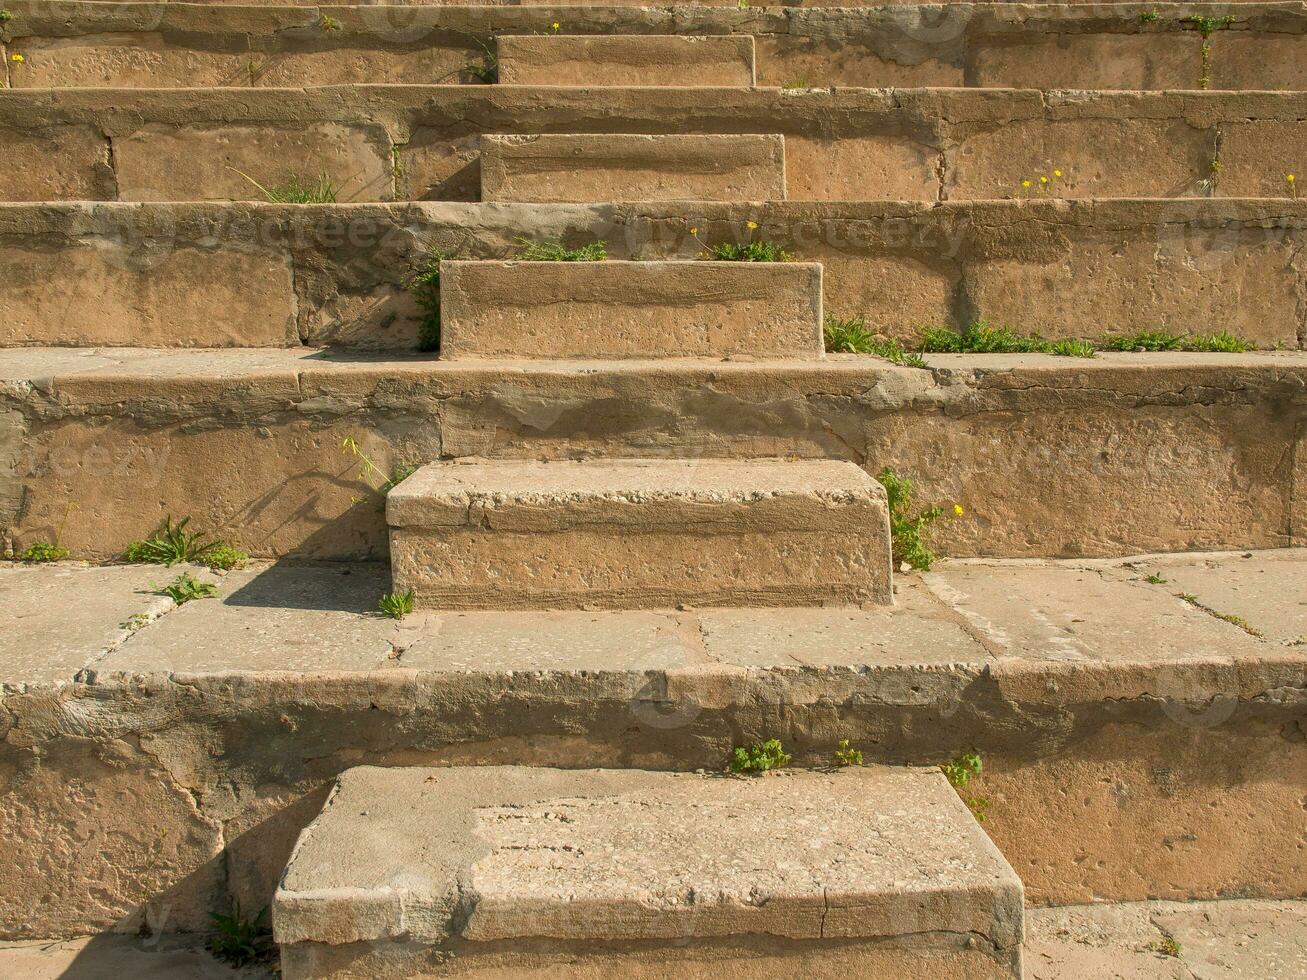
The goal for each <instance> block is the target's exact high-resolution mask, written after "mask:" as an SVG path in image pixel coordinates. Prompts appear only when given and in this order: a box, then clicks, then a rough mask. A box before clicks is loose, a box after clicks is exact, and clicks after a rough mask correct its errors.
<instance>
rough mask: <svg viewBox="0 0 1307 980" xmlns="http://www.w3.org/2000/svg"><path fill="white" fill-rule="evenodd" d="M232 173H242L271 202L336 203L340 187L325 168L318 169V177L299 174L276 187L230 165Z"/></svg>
mask: <svg viewBox="0 0 1307 980" xmlns="http://www.w3.org/2000/svg"><path fill="white" fill-rule="evenodd" d="M227 169H229V170H231V171H232V173H236V174H240V176H242V177H244V178H245V179H246V180H247V181H249V182H250V183H251V184H252V185H254V187H255V188H257V189H258V191H259V193H260V194H262V195H263V196H264V198H265V199H266V200H267V201H268V203H269V204H335V203H336V198H337V197H338V196H339V194H340V188H339V187H337V186H336V184H335V183H334V182H333V181H332V179H331V175H330V174H328V173H327V172H326V171H325V170H320V171H318V176H317V177H316V178H308V177H302V176H300V175H299V174H295V175H292V176H291V177H289V178H287V180H286V183H284V184H279V185H277V186H276V187H264V186H263V185H262V184H260V183H259V182H258V181H257V180H255V179H254V178H253V177H251V176H250V175H249V174H247V173H245V172H244V171H243V170H237V169H236V168H235V167H228V168H227Z"/></svg>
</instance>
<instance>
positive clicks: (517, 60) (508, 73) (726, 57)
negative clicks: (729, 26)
mask: <svg viewBox="0 0 1307 980" xmlns="http://www.w3.org/2000/svg"><path fill="white" fill-rule="evenodd" d="M496 41H497V46H498V55H499V80H500V81H501V82H503V83H504V84H506V85H569V86H577V85H666V86H676V87H694V86H705V85H722V86H726V85H752V84H753V83H754V79H755V72H754V54H753V43H754V42H753V37H752V36H751V35H744V34H732V35H714V36H700V37H692V36H685V35H672V34H667V35H657V34H609V35H605V36H598V37H595V36H572V35H561V34H560V35H535V36H529V35H523V34H516V35H513V34H503V35H500V36H499V37H498V38H497V39H496Z"/></svg>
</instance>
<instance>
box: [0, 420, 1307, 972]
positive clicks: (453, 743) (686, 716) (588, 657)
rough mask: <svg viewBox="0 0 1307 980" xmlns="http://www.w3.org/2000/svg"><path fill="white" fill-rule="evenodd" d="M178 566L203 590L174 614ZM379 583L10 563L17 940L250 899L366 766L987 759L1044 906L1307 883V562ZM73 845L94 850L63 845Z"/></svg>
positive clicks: (180, 924) (385, 579)
mask: <svg viewBox="0 0 1307 980" xmlns="http://www.w3.org/2000/svg"><path fill="white" fill-rule="evenodd" d="M401 424H406V423H402V422H401ZM264 451H265V452H266V450H264ZM252 458H253V459H256V460H257V459H259V458H261V457H257V456H256V457H252ZM1132 491H1133V488H1132ZM142 495H144V494H142ZM926 499H929V498H926ZM76 513H77V512H76V511H75V512H74V514H76ZM74 523H75V519H74V520H70V522H69V524H70V526H71V525H72V524H74ZM183 570H185V571H188V572H191V573H192V574H194V575H196V576H197V577H199V578H200V579H202V580H204V581H209V582H213V583H216V586H217V595H216V596H215V597H213V598H210V599H204V600H197V601H192V602H188V603H186V604H185V605H183V606H180V607H175V606H174V604H173V602H172V600H171V599H168V598H166V597H164V596H162V595H159V594H158V592H159V590H160V588H161V587H162V586H163V585H164V584H166V583H167V582H169V581H171V580H172V578H174V577H175V576H176V575H178V574H180V573H181V572H182V571H183ZM391 587H392V586H391V581H390V575H389V570H388V569H387V568H386V567H385V566H382V565H379V564H361V563H349V564H342V563H338V562H332V563H320V564H304V563H296V562H255V563H253V564H252V565H251V566H249V567H246V568H243V569H239V570H234V571H232V572H229V573H227V574H226V575H215V574H212V573H210V572H209V571H207V570H205V569H200V568H194V567H191V566H178V567H174V568H173V569H171V570H170V569H165V568H161V567H159V566H157V565H149V566H144V565H113V566H109V567H86V566H83V565H81V564H80V563H77V562H60V563H55V564H50V565H38V566H30V565H18V564H10V563H0V633H3V635H4V636H5V637H6V642H5V644H4V645H3V651H2V652H0V667H2V668H3V673H2V674H0V717H3V718H4V719H5V724H6V726H7V732H8V737H7V738H6V740H5V743H4V747H5V753H6V755H5V760H6V765H7V766H9V767H10V768H11V769H12V770H13V771H14V776H13V777H12V778H11V779H10V780H9V782H8V783H7V784H6V788H4V789H3V792H0V799H2V800H3V803H4V805H5V807H6V813H7V814H10V815H12V816H9V817H7V819H6V820H5V821H0V849H2V850H3V852H4V853H5V854H8V855H10V858H11V860H12V861H13V862H14V864H15V866H17V867H20V868H23V869H24V873H23V874H20V875H9V876H0V902H3V907H4V909H5V910H6V914H5V915H4V916H3V917H0V936H2V937H3V938H5V939H13V938H19V937H24V936H26V937H39V936H52V935H89V934H92V933H97V932H100V931H103V930H107V929H111V928H112V929H116V930H119V931H123V930H129V929H130V930H133V931H135V930H136V929H137V927H138V926H139V925H140V924H141V923H142V921H143V919H144V918H145V917H146V916H148V917H149V921H150V923H151V924H152V926H153V928H155V929H156V930H157V929H158V928H160V925H161V923H162V922H163V909H164V908H166V909H167V910H168V915H167V922H166V924H165V925H164V928H166V929H178V928H180V929H191V930H195V931H196V932H200V933H203V932H206V931H207V930H209V929H211V928H212V923H211V919H210V918H209V914H210V912H211V911H213V910H214V909H215V908H228V907H230V906H229V901H230V897H236V898H238V899H239V900H240V903H241V907H242V908H243V909H262V908H265V907H267V906H268V905H269V904H270V902H271V900H272V896H273V893H274V891H275V889H276V887H277V883H278V880H279V878H280V877H281V875H282V872H283V871H284V870H285V866H286V861H287V858H288V857H289V855H290V852H291V850H292V848H293V846H294V843H295V838H296V836H297V835H298V834H299V832H300V831H301V829H302V828H304V827H305V826H306V825H307V824H308V823H309V822H310V821H311V820H312V818H313V817H314V816H315V815H316V813H317V812H318V810H319V809H320V807H321V803H322V800H323V798H324V797H325V795H326V793H327V791H328V788H329V785H330V783H331V781H332V780H334V778H335V777H336V776H337V775H338V774H339V773H341V772H342V771H344V770H346V769H349V768H350V767H352V766H356V765H358V764H359V763H360V757H361V755H364V754H365V755H366V758H367V759H368V760H369V761H373V762H375V763H376V764H391V765H446V764H454V765H487V764H489V765H495V764H504V763H513V764H529V765H537V766H558V767H561V768H566V769H573V768H589V767H604V768H625V767H639V768H648V769H659V770H680V771H691V770H694V769H705V770H709V771H712V772H721V771H722V770H723V769H724V767H725V762H726V759H727V757H728V756H729V755H730V754H731V752H732V749H733V748H734V747H737V746H741V745H748V744H752V743H755V742H759V741H762V740H764V739H770V738H776V739H779V740H781V741H782V743H783V745H784V749H785V751H786V752H788V753H791V754H792V755H793V761H792V764H793V765H794V766H809V767H812V766H822V765H825V764H828V763H829V762H831V760H832V754H833V752H834V750H835V748H836V746H837V744H838V741H839V740H840V739H849V740H850V743H851V747H852V748H854V749H857V750H858V751H861V752H863V753H864V756H865V759H864V761H865V762H866V763H867V764H882V763H894V764H905V763H906V764H911V765H928V764H934V763H941V762H945V761H947V760H949V759H953V758H955V757H956V756H957V755H958V754H959V753H960V752H965V751H969V750H971V749H974V750H976V751H977V752H979V753H980V755H981V756H982V758H983V772H982V773H981V774H980V775H979V776H978V777H977V778H976V779H974V780H973V781H972V782H971V784H970V785H969V786H968V787H967V789H966V791H965V792H966V798H967V799H969V800H981V801H987V802H988V810H987V819H986V821H985V824H984V827H985V830H986V831H987V832H988V833H989V835H990V836H992V837H993V839H994V841H995V843H996V844H997V845H998V847H999V848H1000V850H1002V851H1003V853H1004V855H1005V856H1006V857H1007V858H1008V860H1009V861H1010V862H1011V863H1012V865H1013V866H1014V867H1016V868H1020V869H1021V874H1022V878H1023V881H1024V883H1025V887H1026V894H1027V897H1028V899H1029V900H1030V901H1031V902H1032V903H1033V904H1039V905H1043V904H1067V903H1073V902H1088V901H1091V900H1095V899H1097V900H1100V901H1101V900H1113V899H1114V900H1127V899H1129V900H1137V899H1142V898H1146V897H1148V896H1149V895H1162V896H1165V897H1167V898H1174V899H1184V898H1214V897H1218V896H1219V895H1222V894H1240V893H1246V892H1249V891H1256V892H1258V893H1259V894H1263V895H1268V896H1296V895H1301V894H1303V893H1304V892H1307V855H1304V854H1303V852H1302V851H1301V850H1300V849H1299V847H1298V845H1299V843H1301V833H1302V826H1301V822H1300V821H1294V820H1290V819H1286V818H1285V815H1286V814H1292V813H1296V812H1297V808H1298V807H1300V806H1301V801H1302V795H1303V784H1302V773H1303V772H1304V771H1307V770H1305V767H1307V740H1303V739H1299V738H1296V737H1293V733H1295V732H1296V731H1297V726H1298V725H1299V724H1300V722H1301V718H1302V711H1303V708H1304V705H1305V704H1307V645H1304V644H1303V643H1302V642H1301V639H1302V637H1303V636H1304V635H1307V606H1304V605H1302V603H1301V598H1302V596H1303V595H1304V594H1305V593H1307V552H1304V551H1303V550H1301V549H1298V550H1284V549H1282V550H1278V551H1273V552H1258V553H1251V554H1250V553H1246V552H1233V553H1225V554H1212V553H1206V554H1184V555H1154V556H1143V557H1138V556H1137V557H1135V558H1131V559H1128V560H1116V561H1101V560H1099V561H1088V560H1076V561H1028V560H1022V561H945V562H941V563H940V564H938V565H936V567H935V568H934V569H933V570H932V571H931V572H930V573H929V574H928V575H926V576H923V577H918V576H914V575H913V576H909V575H901V576H898V577H897V578H896V580H895V593H896V594H895V604H894V605H893V606H872V607H867V608H861V609H850V608H833V609H832V608H808V609H784V608H781V609H717V610H708V609H699V610H660V611H645V610H642V611H627V612H622V611H614V612H582V611H572V612H461V613H455V612H447V613H423V612H419V613H415V614H411V615H409V616H406V617H405V618H404V620H403V621H402V622H396V621H395V620H392V619H387V618H384V617H382V616H379V615H377V614H376V607H377V599H378V597H379V596H380V595H381V594H382V593H383V592H385V591H387V590H389V589H390V588H391ZM1179 595H1187V596H1190V597H1191V600H1189V599H1181V598H1179V597H1178V596H1179ZM1223 617H1224V618H1223ZM1240 622H1241V623H1243V624H1245V625H1246V627H1247V629H1245V628H1244V627H1241V626H1239V625H1237V624H1238V623H1240ZM1250 630H1251V631H1254V632H1256V633H1257V634H1258V635H1253V632H1250ZM75 678H76V679H75ZM1286 732H1287V733H1289V735H1290V736H1291V737H1286ZM1071 786H1074V792H1075V795H1074V805H1068V802H1067V797H1068V793H1070V792H1071ZM215 787H221V789H220V790H215ZM1123 799H1124V800H1128V801H1129V805H1128V806H1123V805H1122V801H1123ZM977 805H979V804H977ZM70 825H71V826H72V828H73V829H74V831H75V832H76V833H78V834H84V835H85V837H86V838H87V839H89V840H91V841H92V842H94V844H95V846H94V847H91V848H62V849H51V848H50V847H49V845H48V842H49V841H50V840H52V839H63V837H61V836H60V835H67V834H68V833H69V832H70V831H69V827H70ZM161 839H162V840H163V842H164V844H163V846H162V847H160V840H161ZM1122 840H1128V841H1130V842H1131V846H1130V847H1129V848H1123V847H1122V846H1121V841H1122ZM1217 852H1219V853H1220V854H1222V855H1224V857H1223V859H1222V860H1213V859H1212V854H1213V853H1217ZM367 975H368V976H371V974H367ZM889 975H893V974H889ZM1256 975H1257V976H1263V975H1269V974H1267V973H1266V972H1265V971H1263V973H1261V974H1256Z"/></svg>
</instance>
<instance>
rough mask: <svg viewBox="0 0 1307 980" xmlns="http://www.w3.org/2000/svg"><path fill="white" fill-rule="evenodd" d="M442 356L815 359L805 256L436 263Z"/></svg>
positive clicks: (816, 268) (812, 275) (815, 277)
mask: <svg viewBox="0 0 1307 980" xmlns="http://www.w3.org/2000/svg"><path fill="white" fill-rule="evenodd" d="M440 270H441V272H440V322H441V339H440V356H441V357H442V358H444V359H447V360H459V359H473V358H495V357H498V358H523V359H527V358H595V357H601V358H662V357H748V358H758V359H761V358H783V357H822V356H823V353H824V344H823V340H822V273H821V266H820V265H818V264H816V263H808V262H802V263H800V262H697V261H696V262H684V261H673V262H655V261H648V262H623V261H604V262H488V261H479V262H448V261H446V262H441V264H440Z"/></svg>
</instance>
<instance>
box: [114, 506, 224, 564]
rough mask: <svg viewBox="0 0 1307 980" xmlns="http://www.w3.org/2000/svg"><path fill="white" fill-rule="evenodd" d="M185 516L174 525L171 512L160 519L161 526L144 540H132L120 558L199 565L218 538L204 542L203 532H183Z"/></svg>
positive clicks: (153, 562) (187, 522)
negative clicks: (186, 562) (185, 562)
mask: <svg viewBox="0 0 1307 980" xmlns="http://www.w3.org/2000/svg"><path fill="white" fill-rule="evenodd" d="M190 522H191V519H190V518H189V517H183V518H182V519H181V520H180V521H178V522H177V523H176V524H174V523H173V522H172V515H171V514H170V515H168V517H167V518H166V519H165V520H164V523H163V527H162V528H160V529H159V530H158V531H156V532H155V533H154V534H153V535H151V536H150V537H148V538H146V539H145V540H144V541H133V542H132V543H131V544H129V545H128V546H127V551H126V552H125V553H124V554H123V559H124V560H125V561H129V562H147V563H150V564H154V565H175V564H177V563H178V562H181V561H189V562H195V563H196V564H203V563H204V560H205V559H206V558H207V557H208V554H209V552H210V551H213V550H214V549H215V548H217V547H219V546H220V545H221V544H222V542H221V541H205V540H204V538H205V536H204V534H202V533H200V532H198V531H187V530H186V526H187V525H188V524H190Z"/></svg>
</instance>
